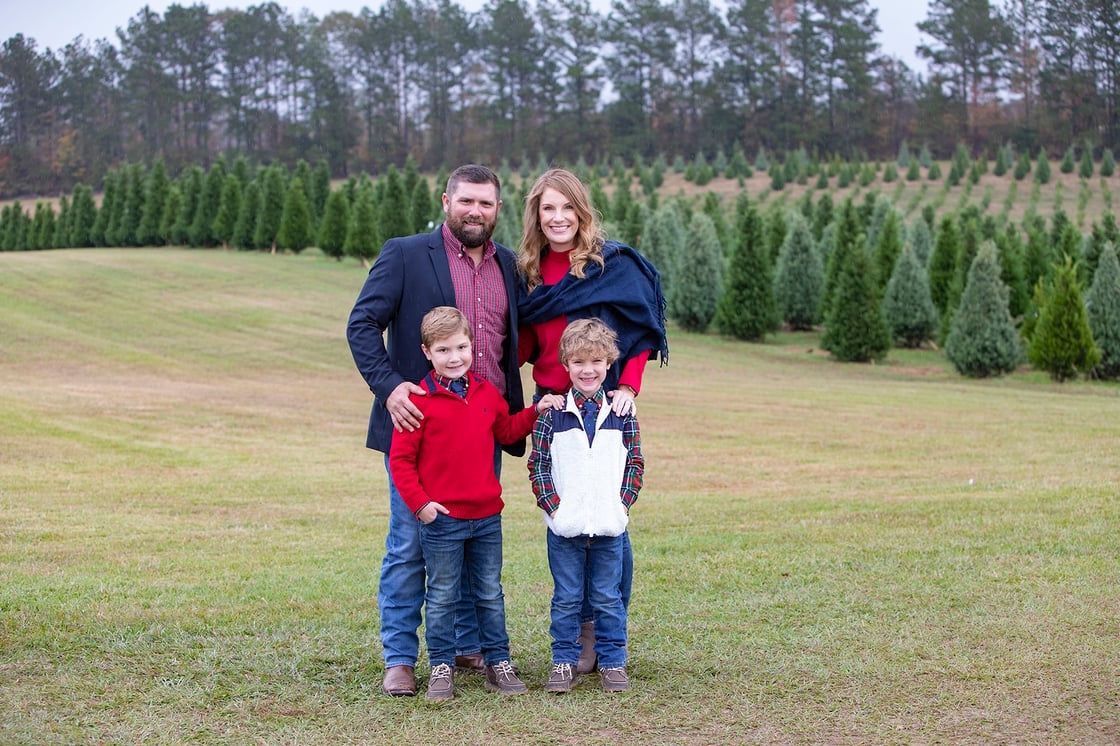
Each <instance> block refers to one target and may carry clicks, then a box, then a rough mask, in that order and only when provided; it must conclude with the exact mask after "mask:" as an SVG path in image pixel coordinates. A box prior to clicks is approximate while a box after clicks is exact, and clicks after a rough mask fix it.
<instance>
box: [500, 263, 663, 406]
mask: <svg viewBox="0 0 1120 746" xmlns="http://www.w3.org/2000/svg"><path fill="white" fill-rule="evenodd" d="M571 268H572V265H571V261H570V260H569V259H568V254H567V252H560V251H548V252H547V253H545V255H544V256H543V257H541V280H542V281H543V283H544V284H545V285H555V284H556V283H558V282H560V280H561V279H563V277H564V275H566V274H567V273H568V271H569V270H571ZM567 326H568V319H567V317H566V316H557V317H556V318H553V319H549V320H548V321H546V322H544V323H543V324H534V325H533V326H523V327H521V328H520V329H519V330H518V333H517V334H518V337H517V342H518V344H517V347H518V350H517V353H518V362H519V363H520V364H521V365H524V364H525V362H526V361H527V360H528V359H529V358H530V357H531V356H532V354H533V351H534V350H539V351H540V354H539V355H538V356H537V360H536V362H534V363H533V382H534V383H536V384H537V385H538V386H541V387H543V388H546V389H548V390H549V391H559V392H561V393H564V392H566V391H567V390H568V389H569V388H570V387H571V385H572V379H571V377H570V376H569V375H568V371H566V370H564V366H563V365H561V364H560V335H561V334H563V333H564V329H566V328H567ZM648 360H649V350H646V351H645V352H641V353H639V354H637V355H635V356H634V357H632V358H630V359H629V360H620V361H618V362H617V363H615V365H622V370H621V372H620V373H619V381H618V384H619V385H620V386H621V385H623V384H625V385H627V386H630V387H631V388H633V389H634V393H640V392H641V390H642V374H643V373H644V372H645V369H646V362H647V361H648Z"/></svg>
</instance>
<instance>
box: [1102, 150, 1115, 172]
mask: <svg viewBox="0 0 1120 746" xmlns="http://www.w3.org/2000/svg"><path fill="white" fill-rule="evenodd" d="M1115 171H1116V157H1115V156H1114V155H1113V154H1112V148H1105V149H1104V151H1103V152H1102V153H1101V176H1105V177H1108V176H1112V174H1113V173H1115Z"/></svg>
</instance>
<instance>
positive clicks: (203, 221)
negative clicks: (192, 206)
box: [187, 161, 226, 246]
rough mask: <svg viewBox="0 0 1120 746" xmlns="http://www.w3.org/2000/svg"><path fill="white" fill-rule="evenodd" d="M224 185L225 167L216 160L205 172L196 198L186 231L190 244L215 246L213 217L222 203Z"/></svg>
mask: <svg viewBox="0 0 1120 746" xmlns="http://www.w3.org/2000/svg"><path fill="white" fill-rule="evenodd" d="M225 185H226V167H225V164H224V163H223V162H222V161H216V162H215V163H214V165H213V166H211V167H210V170H209V171H208V172H207V173H206V180H205V181H204V182H203V185H202V194H201V196H200V197H199V200H198V207H197V209H196V210H195V213H194V219H193V220H192V221H191V227H190V230H189V231H188V233H187V236H188V238H189V239H190V242H191V246H215V245H217V243H218V242H217V239H216V237H215V236H214V218H215V217H217V215H218V209H219V208H220V207H221V204H222V190H223V189H224V188H225Z"/></svg>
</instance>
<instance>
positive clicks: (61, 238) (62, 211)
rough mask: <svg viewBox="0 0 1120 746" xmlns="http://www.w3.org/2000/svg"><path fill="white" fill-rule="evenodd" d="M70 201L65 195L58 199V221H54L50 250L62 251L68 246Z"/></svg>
mask: <svg viewBox="0 0 1120 746" xmlns="http://www.w3.org/2000/svg"><path fill="white" fill-rule="evenodd" d="M70 220H71V216H70V199H69V197H67V196H66V195H65V194H64V195H62V196H61V197H59V199H58V219H57V220H56V221H54V236H53V237H52V238H51V248H55V249H63V248H66V247H67V246H69V244H70Z"/></svg>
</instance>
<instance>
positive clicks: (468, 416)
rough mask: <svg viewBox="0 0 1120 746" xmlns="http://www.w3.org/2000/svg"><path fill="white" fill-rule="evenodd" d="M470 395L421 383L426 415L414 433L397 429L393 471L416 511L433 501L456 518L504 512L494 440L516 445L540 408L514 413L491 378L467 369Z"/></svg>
mask: <svg viewBox="0 0 1120 746" xmlns="http://www.w3.org/2000/svg"><path fill="white" fill-rule="evenodd" d="M467 376H468V379H469V381H470V383H469V385H468V386H467V398H466V399H461V398H460V397H459V396H458V395H457V394H453V393H452V392H450V391H448V390H447V389H445V388H443V387H442V386H440V385H438V384H437V383H436V382H435V380H434V379H433V378H432V375H431V374H428V376H427V377H425V378H424V380H423V381H421V383H420V386H422V387H423V388H425V389H427V391H428V395H427V396H416V395H413V396H412V397H411V399H412V403H413V404H415V405H416V406H417V407H418V408H419V409H420V411H421V412H423V414H424V419H423V420H421V421H420V427H418V428H417V429H416V430H414V431H413V432H411V433H410V432H408V431H407V430H406V431H405V432H403V433H398V432H394V433H393V445H392V447H390V449H389V471H390V473H391V474H392V475H393V484H394V485H396V488H397V491H398V492H400V493H401V497H402V498H404V502H405V504H406V505H408V507H409V509H410V510H412V512H413V513H416V512H418V511H419V510H420V509H421V508H423V507H424V506H425V505H427V504H428V503H429V502H432V501H433V500H434V501H435V502H438V503H440V504H441V505H443V506H444V507H445V508H447V509H448V510H449V511H451V512H450V513H449V515H450V516H451V517H452V518H459V519H461V520H477V519H479V518H488V517H490V516H492V515H497V514H498V513H500V512H502V507H503V506H504V503H503V502H502V485H501V483H499V482H498V478H497V477H496V476H494V439H495V438H497V439H498V441H499V442H500V443H507V444H508V443H516V442H517V441H519V440H521V439H522V438H525V437H526V436H528V435H529V433H530V432H532V430H533V425H534V424H535V423H536V421H537V411H536V409H535V408H534V407H526V408H525V409H523V410H521V411H520V412H518V413H517V414H512V415H511V414H509V405H508V404H506V400H505V399H503V398H502V395H501V394H500V393H498V389H496V388H495V387H494V385H493V384H491V383H489V382H488V381H484V380H483V379H481V378H478V377H476V376H475V375H474V374H473V373H467Z"/></svg>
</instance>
